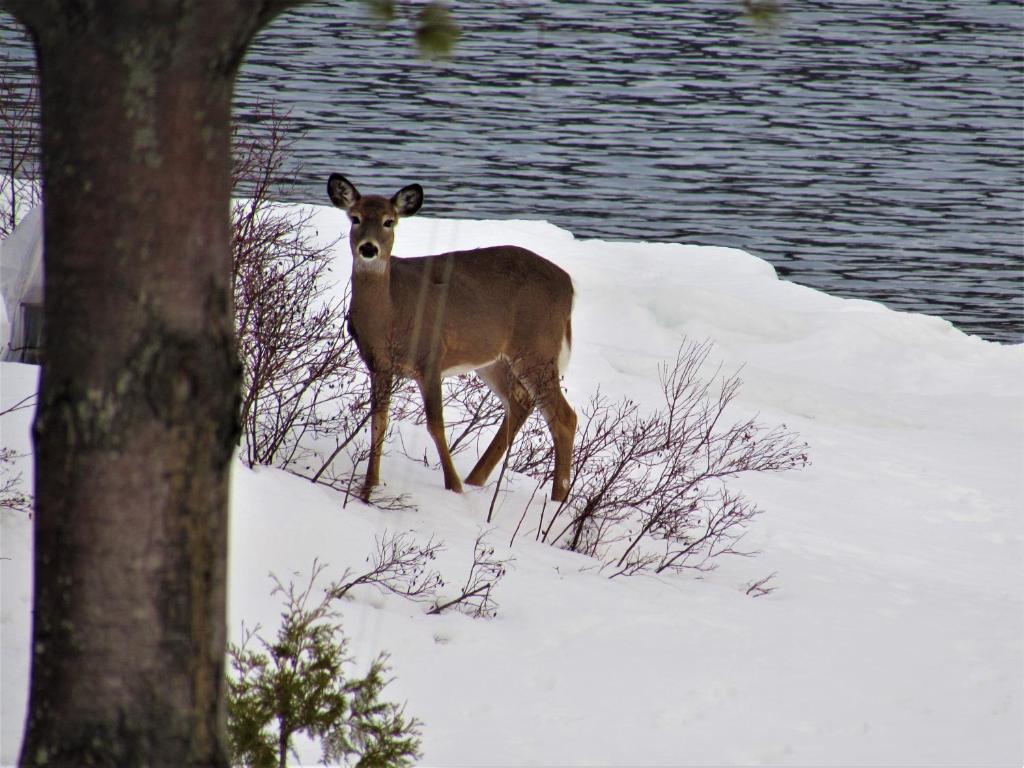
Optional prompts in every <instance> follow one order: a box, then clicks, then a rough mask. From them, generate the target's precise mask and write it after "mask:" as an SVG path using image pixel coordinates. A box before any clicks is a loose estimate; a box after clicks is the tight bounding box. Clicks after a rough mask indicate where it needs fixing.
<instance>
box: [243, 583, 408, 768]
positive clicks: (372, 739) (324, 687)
mask: <svg viewBox="0 0 1024 768" xmlns="http://www.w3.org/2000/svg"><path fill="white" fill-rule="evenodd" d="M322 570H323V566H322V565H316V564H315V565H314V568H313V573H312V576H311V578H310V581H309V584H308V586H307V587H306V588H305V589H304V590H302V591H301V592H300V591H298V590H297V588H296V587H295V585H294V584H289V585H288V586H287V587H285V586H284V585H282V584H281V582H280V581H279V580H278V579H277V578H276V577H272V578H273V579H274V582H275V587H274V590H273V593H272V594H280V595H282V596H283V598H284V604H285V607H284V611H283V612H282V614H281V626H280V627H279V628H278V631H277V638H276V640H275V641H274V642H268V641H267V640H265V639H264V638H263V637H262V636H261V635H260V634H259V627H257V628H256V629H255V630H252V631H249V632H246V633H245V636H244V638H243V642H242V644H241V646H236V645H233V644H232V645H231V646H229V649H228V653H229V657H230V661H231V666H232V669H233V672H234V674H233V675H231V676H230V678H229V680H228V739H229V746H230V749H231V756H232V762H233V763H234V764H235V765H246V766H253V768H273V767H274V766H278V767H279V768H283V766H285V765H286V764H287V760H288V755H289V753H292V739H293V737H294V736H295V735H296V734H298V733H304V734H305V735H306V736H308V737H309V738H311V739H314V740H318V741H319V742H320V745H321V749H322V752H323V761H324V762H332V763H337V764H341V765H345V766H358V768H402V767H403V766H408V765H411V764H412V763H413V762H414V761H415V760H417V759H418V758H419V757H420V739H419V727H420V723H419V721H418V720H416V719H415V718H412V719H408V718H406V716H405V713H404V711H403V708H402V707H399V706H398V705H397V704H393V703H390V702H385V701H381V699H380V695H381V692H382V691H383V689H384V687H385V686H386V685H387V683H388V680H387V678H386V676H387V672H388V666H387V657H386V656H384V655H381V656H379V657H378V658H377V659H376V660H375V661H374V662H373V663H372V664H371V665H370V669H369V671H368V672H367V674H366V676H365V677H362V678H359V677H351V678H347V677H346V674H345V669H344V668H345V666H346V665H351V663H352V659H351V657H349V656H348V654H347V645H348V643H347V640H346V639H345V638H344V637H343V636H342V634H341V627H340V625H339V624H338V621H337V619H338V614H337V613H336V612H335V611H332V610H331V608H330V603H331V598H330V596H328V595H325V596H324V597H323V599H322V600H321V601H320V602H319V603H317V604H315V605H313V606H312V607H309V606H308V603H309V602H310V595H311V593H312V591H313V585H314V583H315V581H316V579H317V577H318V576H319V574H320V572H321V571H322ZM253 644H258V645H259V646H260V648H258V649H253V648H251V647H250V646H251V645H253Z"/></svg>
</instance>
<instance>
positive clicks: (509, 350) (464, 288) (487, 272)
mask: <svg viewBox="0 0 1024 768" xmlns="http://www.w3.org/2000/svg"><path fill="white" fill-rule="evenodd" d="M327 194H328V196H329V197H330V198H331V202H332V203H334V204H335V205H336V206H337V207H338V208H341V209H342V210H343V211H345V212H346V213H347V214H348V217H349V221H350V222H351V230H350V233H349V242H350V243H351V246H352V300H351V305H350V308H349V316H348V328H349V332H350V333H351V334H352V337H353V338H354V339H355V340H356V345H357V346H358V347H359V354H360V356H361V357H362V358H363V362H365V363H366V367H367V368H368V369H369V371H370V392H371V398H370V409H371V411H370V413H371V427H370V435H371V437H370V459H369V465H368V467H367V470H366V481H365V483H364V484H363V490H362V496H363V499H364V500H365V499H368V498H369V496H370V492H371V491H372V489H373V487H374V486H376V485H377V484H378V483H379V482H380V454H381V449H382V447H383V442H384V434H385V432H386V431H387V424H388V406H389V404H390V400H391V391H392V386H393V382H394V380H395V377H398V376H401V377H405V378H411V379H413V380H414V381H415V382H416V383H417V385H419V389H420V393H421V394H422V396H423V406H424V410H425V412H426V417H427V429H428V430H429V431H430V436H431V437H432V438H433V439H434V444H435V445H436V446H437V452H438V454H439V455H440V457H441V467H442V469H443V470H444V487H445V488H448V489H449V490H452V491H455V492H461V491H462V483H461V482H460V480H459V476H458V474H457V473H456V471H455V466H454V465H453V464H452V457H451V453H450V452H449V451H448V443H447V441H446V440H445V434H444V415H443V413H442V407H441V379H443V378H444V377H445V376H453V375H456V374H458V373H465V372H467V371H476V373H477V375H478V376H479V377H480V378H481V379H482V380H483V381H484V383H486V384H487V386H488V387H490V389H491V391H493V392H494V393H495V394H496V395H498V397H500V398H501V400H502V403H503V404H504V406H505V418H504V419H503V420H502V423H501V426H500V427H499V428H498V432H497V434H496V435H495V436H494V439H493V440H492V441H491V444H490V445H489V446H488V447H487V450H485V451H484V453H483V455H482V456H481V457H480V459H479V461H478V462H477V464H476V466H475V467H474V468H473V471H472V472H470V473H469V476H468V477H467V478H466V482H467V483H468V484H470V485H483V484H484V483H485V482H487V478H488V477H489V476H490V474H491V472H492V471H493V470H494V467H495V466H496V465H497V463H498V461H499V460H500V459H501V457H502V456H503V455H504V454H505V452H506V451H507V450H508V448H509V446H510V445H511V444H512V440H513V438H514V437H515V435H516V433H517V432H518V431H519V429H520V427H522V425H523V422H525V421H526V418H527V417H528V416H529V415H530V412H531V411H532V410H533V409H534V407H539V408H540V409H541V412H542V413H543V414H544V418H545V420H546V421H547V424H548V429H549V430H550V431H551V439H552V441H553V442H554V448H555V476H554V483H553V485H552V488H551V498H552V499H554V500H555V501H563V500H564V499H565V498H566V496H567V495H568V493H569V468H570V462H571V458H572V445H573V439H574V437H575V433H576V413H575V412H574V411H573V409H572V407H571V406H570V405H569V403H568V402H567V401H566V399H565V397H564V396H563V395H562V389H561V386H560V384H559V376H560V374H561V372H562V371H563V370H564V368H565V365H566V364H567V363H568V358H569V350H570V347H571V344H572V326H571V314H572V304H573V287H572V280H571V279H570V277H569V275H568V274H566V272H565V271H563V270H562V269H560V268H559V267H556V266H555V265H554V264H552V263H551V262H550V261H548V260H546V259H544V258H542V257H540V256H538V255H537V254H536V253H533V252H532V251H528V250H526V249H525V248H518V247H516V246H512V245H502V246H497V247H493V248H479V249H477V250H472V251H454V252H452V253H442V254H439V255H436V256H421V257H418V258H397V257H393V256H392V255H391V249H392V247H393V246H394V242H395V226H396V225H397V224H398V222H399V221H400V220H401V219H402V218H403V217H405V216H412V215H413V214H414V213H416V212H417V211H418V210H419V209H420V206H421V205H422V204H423V188H422V187H421V186H420V185H419V184H410V185H409V186H407V187H403V188H402V189H400V190H399V191H398V192H397V193H396V194H395V195H394V196H393V197H391V198H390V199H389V198H387V197H381V196H379V195H365V196H364V195H360V194H359V191H358V190H357V189H356V188H355V186H354V185H353V184H352V182H350V181H349V180H348V179H346V178H345V177H344V176H342V175H340V174H337V173H334V174H331V176H330V178H329V179H328V180H327Z"/></svg>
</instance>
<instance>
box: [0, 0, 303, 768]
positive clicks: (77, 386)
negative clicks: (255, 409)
mask: <svg viewBox="0 0 1024 768" xmlns="http://www.w3.org/2000/svg"><path fill="white" fill-rule="evenodd" d="M287 4H288V3H276V4H275V3H271V2H266V0H264V2H262V3H259V2H246V0H210V1H209V2H205V3H201V2H198V3H197V2H192V3H187V2H186V3H182V2H176V1H175V2H172V1H170V0H120V1H119V2H107V3H95V4H92V3H81V2H60V1H59V0H20V1H19V0H7V1H6V3H5V5H6V6H7V7H8V8H9V9H10V10H12V11H13V12H14V13H15V15H16V16H17V17H18V18H19V19H20V20H21V21H23V22H24V23H25V24H26V25H27V26H28V27H29V29H30V31H31V33H32V35H33V39H34V41H35V45H36V51H37V56H38V63H39V71H40V84H41V86H40V87H41V94H40V95H41V116H42V145H41V150H42V171H43V195H44V202H45V214H44V234H45V253H44V281H45V307H44V323H45V328H46V350H45V359H44V363H43V370H42V376H41V382H40V398H39V408H38V412H37V416H36V421H35V425H34V433H33V434H34V441H35V455H36V464H35V466H36V483H35V489H36V503H37V508H36V518H35V520H36V531H35V566H34V575H35V597H34V601H35V611H34V618H33V630H32V633H33V638H32V640H33V642H32V679H31V690H30V701H29V717H28V723H27V730H26V736H25V740H24V743H23V746H22V753H21V758H20V761H21V764H22V765H24V766H36V765H38V766H43V765H45V766H57V765H74V766H81V765H109V766H128V765H151V766H158V765H167V766H185V765H196V766H199V765H202V766H224V765H226V757H225V751H224V746H223V745H224V739H223V726H224V706H223V671H224V669H223V667H224V655H225V591H226V589H225V571H226V551H227V495H228V480H229V468H230V461H231V456H232V452H233V450H234V447H235V445H236V442H237V437H238V434H239V425H238V416H237V404H238V391H239V383H240V367H239V363H238V359H237V354H236V350H235V341H234V329H233V320H232V314H231V312H232V309H231V308H232V303H231V286H230V279H231V257H230V224H229V218H228V217H229V203H230V164H231V160H230V111H231V97H232V88H233V83H234V76H235V72H236V70H237V68H238V65H239V63H240V61H241V58H242V55H243V53H244V50H245V46H246V45H247V43H248V41H249V39H251V36H252V35H253V34H254V33H255V32H256V30H257V29H258V28H259V27H260V26H261V25H262V24H263V23H265V22H266V21H268V20H269V19H270V18H271V17H272V16H273V15H274V13H275V12H277V11H279V10H281V9H282V8H283V7H284V6H285V5H287Z"/></svg>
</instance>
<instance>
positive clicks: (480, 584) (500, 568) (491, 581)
mask: <svg viewBox="0 0 1024 768" xmlns="http://www.w3.org/2000/svg"><path fill="white" fill-rule="evenodd" d="M486 535H487V534H486V533H484V532H481V533H480V535H478V536H477V537H476V543H475V544H474V545H473V563H472V565H471V566H470V568H469V575H468V576H467V577H466V581H465V583H464V584H463V585H462V589H461V590H460V591H459V594H458V595H457V596H456V597H453V598H450V599H447V600H438V601H437V602H435V603H434V607H433V608H431V609H430V610H429V611H427V613H433V614H439V613H443V612H444V611H447V610H448V609H450V608H456V609H458V610H460V611H462V612H463V613H465V614H467V615H469V616H472V617H473V618H477V619H480V618H483V619H493V618H494V617H495V616H497V615H498V604H497V603H496V602H495V600H494V590H495V588H496V587H497V586H498V582H499V581H501V580H502V578H504V576H505V573H506V571H507V568H508V565H509V564H510V563H511V562H512V558H505V559H502V558H499V557H495V555H494V547H492V546H489V545H488V544H487V543H486V541H485V538H486Z"/></svg>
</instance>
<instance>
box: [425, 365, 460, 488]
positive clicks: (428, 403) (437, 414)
mask: <svg viewBox="0 0 1024 768" xmlns="http://www.w3.org/2000/svg"><path fill="white" fill-rule="evenodd" d="M418 384H419V385H420V394H422V395H423V409H424V411H425V413H426V416H427V430H428V431H429V432H430V436H431V437H432V438H434V445H436V446H437V453H438V455H439V456H440V457H441V469H442V470H443V471H444V487H445V488H447V489H448V490H450V491H455V492H456V493H462V481H461V480H460V479H459V475H458V473H457V472H456V471H455V465H454V464H453V463H452V455H451V453H450V452H449V450H448V440H447V439H446V438H445V435H444V413H443V409H442V396H441V377H440V375H437V374H434V375H430V374H427V375H425V376H424V377H423V378H421V379H420V380H419V382H418Z"/></svg>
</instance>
